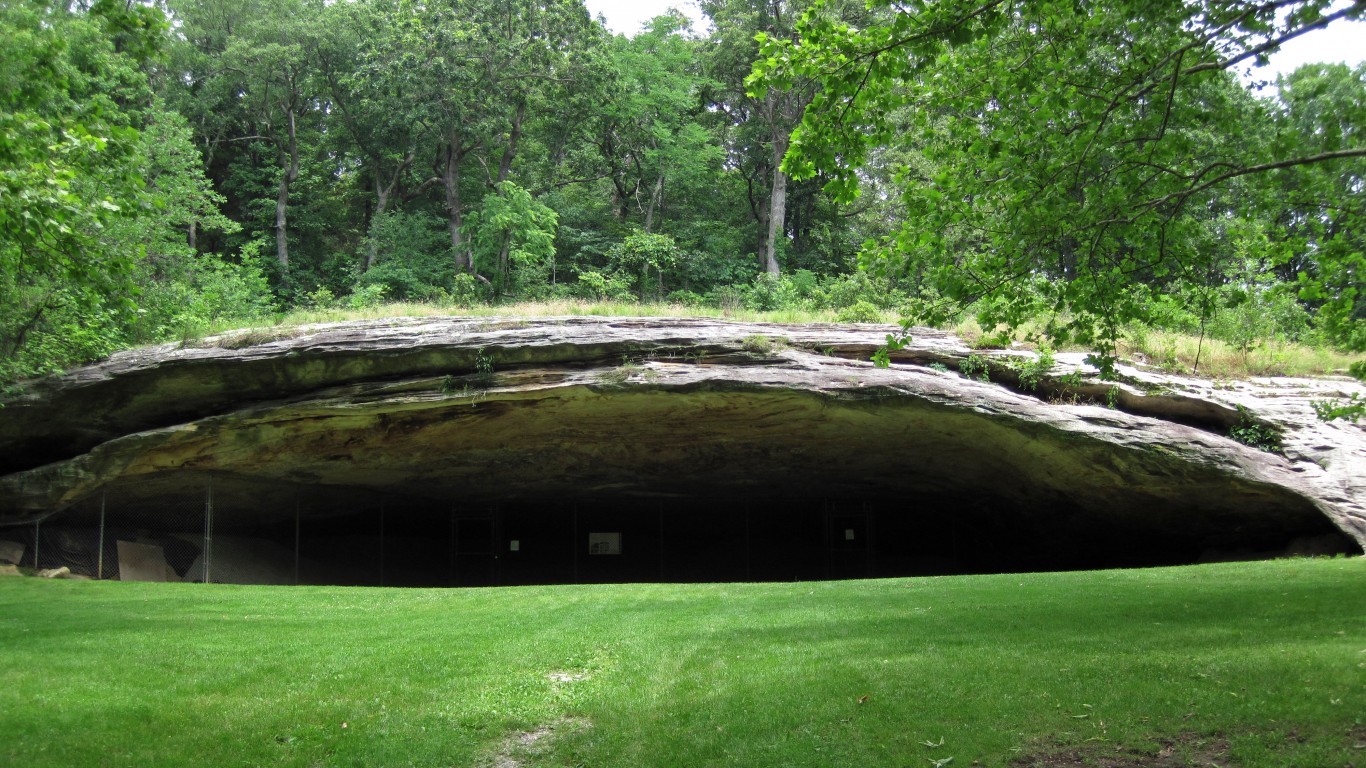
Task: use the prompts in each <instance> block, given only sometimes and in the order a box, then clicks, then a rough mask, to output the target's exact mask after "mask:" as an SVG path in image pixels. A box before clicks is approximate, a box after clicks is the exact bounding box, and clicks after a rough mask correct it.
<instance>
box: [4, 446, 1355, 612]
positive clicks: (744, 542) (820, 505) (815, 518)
mask: <svg viewBox="0 0 1366 768" xmlns="http://www.w3.org/2000/svg"><path fill="white" fill-rule="evenodd" d="M729 490H731V491H732V492H730V493H727V494H717V495H712V494H706V493H699V494H698V495H695V496H671V497H667V498H648V497H622V496H613V495H595V496H583V497H569V498H557V499H543V498H532V499H515V498H509V499H502V500H495V501H488V500H479V501H468V500H465V499H451V498H442V497H438V498H423V497H417V496H411V495H403V494H396V493H390V492H386V491H385V490H384V489H378V490H376V489H367V488H341V487H328V486H308V485H302V484H294V485H285V484H280V483H261V482H259V481H253V480H250V479H240V478H222V477H214V478H209V477H206V476H194V475H188V474H183V473H182V474H178V475H175V476H167V477H161V478H152V479H144V480H143V481H141V482H139V483H137V484H125V485H113V486H110V487H108V488H106V489H104V490H102V491H100V492H98V493H96V494H94V495H92V496H90V497H88V498H86V499H85V500H83V501H82V502H80V503H78V504H75V505H72V506H70V507H69V508H67V509H66V510H64V511H63V512H61V513H59V514H57V515H53V516H50V517H48V518H46V519H45V520H43V521H41V523H35V524H33V525H31V526H20V527H16V528H10V529H3V530H0V540H8V541H12V542H15V543H17V544H18V545H20V546H21V547H22V548H24V550H25V551H26V552H27V553H28V554H27V555H26V557H27V558H28V559H27V560H26V561H25V562H24V564H25V565H33V566H36V567H42V568H48V567H59V566H62V565H65V566H67V567H69V568H71V570H72V571H73V572H76V573H82V574H85V575H89V576H91V577H94V578H121V577H122V578H130V577H132V578H147V574H148V573H153V574H155V572H156V571H158V570H163V569H162V568H161V566H160V565H159V563H160V561H159V560H156V557H158V556H159V557H161V558H163V559H164V561H165V566H164V570H163V573H164V576H163V578H164V580H180V581H212V582H223V583H247V584H334V585H356V586H411V587H448V586H495V585H530V584H571V583H621V582H731V581H794V580H796V581H807V580H825V579H850V578H877V577H892V576H917V575H938V574H960V573H994V572H1009V571H1034V570H1077V569H1093V568H1114V567H1141V566H1156V565H1179V564H1187V563H1196V562H1201V561H1209V560H1225V559H1255V558H1263V557H1274V556H1280V555H1284V554H1287V553H1299V554H1333V553H1339V552H1343V553H1345V552H1359V551H1360V550H1359V549H1358V548H1356V547H1355V544H1354V542H1352V541H1351V539H1349V538H1348V537H1347V536H1346V535H1344V534H1342V533H1341V532H1340V531H1338V530H1337V529H1336V528H1334V527H1333V526H1332V524H1331V523H1330V522H1328V521H1327V519H1326V518H1325V517H1324V516H1323V515H1321V514H1317V513H1316V512H1314V511H1313V510H1312V509H1311V510H1308V511H1307V512H1306V513H1305V514H1303V515H1283V516H1280V517H1278V518H1274V524H1273V523H1271V522H1261V523H1256V524H1254V523H1255V521H1250V520H1247V519H1226V518H1221V517H1219V516H1212V517H1208V518H1207V519H1204V520H1203V521H1202V522H1199V524H1196V522H1193V521H1191V520H1187V521H1186V524H1185V525H1181V526H1178V525H1173V524H1172V521H1171V518H1172V516H1173V515H1176V516H1178V517H1179V516H1181V515H1182V514H1183V511H1182V510H1174V511H1173V510H1150V511H1149V512H1147V513H1144V514H1139V515H1133V516H1127V517H1125V516H1108V517H1107V516H1102V515H1096V514H1094V513H1093V512H1091V511H1088V510H1082V509H1078V508H1075V507H1071V506H1069V505H1067V504H1065V503H1062V502H1060V501H1058V500H1056V499H1053V500H1048V501H1046V502H1041V503H1039V504H1037V505H1023V506H1022V505H1019V504H1015V505H1014V506H1011V507H1010V508H1008V509H1006V508H1004V505H1005V504H1007V502H1006V501H1004V500H1002V499H1000V498H996V497H992V496H990V495H983V494H980V493H977V494H974V493H968V492H964V493H956V494H943V493H924V494H885V493H866V494H863V495H859V494H857V493H850V494H847V495H844V496H840V497H828V496H818V495H814V494H807V495H801V496H796V495H792V496H778V495H760V494H756V493H753V492H750V493H743V492H738V491H736V490H735V489H729ZM1267 520H1272V519H1271V518H1268V519H1267ZM133 553H141V555H149V556H151V557H152V563H153V567H152V570H151V571H149V570H147V568H148V566H147V564H146V563H145V562H143V563H141V564H140V565H139V566H138V567H136V568H135V567H133V564H132V563H131V561H130V560H129V558H131V557H132V556H133ZM149 553H150V554H149ZM158 553H160V554H159V555H158ZM35 555H36V557H35ZM157 580H162V578H158V579H157Z"/></svg>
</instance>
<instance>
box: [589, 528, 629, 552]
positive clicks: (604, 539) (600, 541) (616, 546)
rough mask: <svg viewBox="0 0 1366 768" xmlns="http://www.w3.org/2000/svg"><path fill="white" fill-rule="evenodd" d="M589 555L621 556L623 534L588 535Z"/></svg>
mask: <svg viewBox="0 0 1366 768" xmlns="http://www.w3.org/2000/svg"><path fill="white" fill-rule="evenodd" d="M588 554H590V555H619V554H621V533H620V532H615V531H614V532H611V533H590V534H588Z"/></svg>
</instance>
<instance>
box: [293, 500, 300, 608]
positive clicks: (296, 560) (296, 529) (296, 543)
mask: <svg viewBox="0 0 1366 768" xmlns="http://www.w3.org/2000/svg"><path fill="white" fill-rule="evenodd" d="M294 586H296V587H297V586H299V494H298V493H297V492H295V494H294Z"/></svg>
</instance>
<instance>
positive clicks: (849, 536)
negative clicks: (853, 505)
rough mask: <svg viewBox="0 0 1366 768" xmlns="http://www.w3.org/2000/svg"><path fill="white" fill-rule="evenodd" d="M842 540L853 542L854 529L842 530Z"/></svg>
mask: <svg viewBox="0 0 1366 768" xmlns="http://www.w3.org/2000/svg"><path fill="white" fill-rule="evenodd" d="M844 540H845V541H853V540H854V529H853V528H845V529H844Z"/></svg>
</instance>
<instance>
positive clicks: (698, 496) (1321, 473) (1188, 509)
mask: <svg viewBox="0 0 1366 768" xmlns="http://www.w3.org/2000/svg"><path fill="white" fill-rule="evenodd" d="M887 330H888V329H885V328H873V327H839V326H775V325H764V324H747V323H725V322H718V321H709V320H689V321H679V320H673V319H630V320H609V319H597V318H553V319H539V320H523V319H494V320H487V319H435V320H433V319H415V320H397V321H375V322H366V323H349V324H340V325H335V326H317V327H312V328H303V329H298V330H296V331H285V332H270V331H266V332H257V335H255V336H252V337H250V338H248V339H238V338H237V337H227V338H226V340H215V339H210V340H206V345H205V346H203V347H200V348H190V349H181V348H174V347H169V346H168V347H162V348H157V349H152V350H142V351H137V352H133V353H127V354H125V355H123V356H115V357H114V358H111V360H110V361H108V362H106V363H104V364H101V365H99V366H94V367H92V368H89V369H82V370H81V371H77V372H73V373H72V374H70V375H69V376H67V377H64V378H61V379H54V380H48V381H45V382H41V383H37V384H35V385H33V386H31V387H30V388H29V390H28V392H27V393H25V394H24V395H23V396H21V397H19V398H17V399H14V400H11V401H10V402H9V403H7V407H6V408H5V409H0V456H3V457H4V459H5V462H6V464H5V466H6V467H7V469H6V470H5V471H4V475H3V477H0V505H3V506H0V516H4V517H6V518H8V519H11V520H17V519H21V518H27V517H31V516H34V515H43V514H48V513H50V512H52V511H54V510H60V509H62V508H64V507H66V506H69V505H71V504H74V503H76V502H78V501H79V500H81V499H83V498H87V497H89V496H90V495H91V494H93V493H95V492H96V491H98V490H99V489H101V488H109V487H116V488H119V489H121V491H122V492H123V493H125V494H127V493H134V494H135V493H138V492H141V493H143V494H145V495H147V496H148V497H150V496H152V495H154V494H156V493H158V492H163V491H164V489H168V488H174V487H176V486H177V480H176V478H184V477H188V476H201V477H217V478H218V481H217V482H218V483H219V484H220V486H221V487H223V488H232V487H234V486H236V487H237V488H238V489H239V491H240V492H241V493H243V494H246V495H251V494H252V493H253V491H252V489H253V488H254V489H256V493H258V494H259V495H260V496H262V497H263V498H268V497H270V496H271V494H269V493H264V492H262V491H261V489H263V488H267V487H276V488H294V489H299V488H305V489H306V488H324V487H325V488H342V489H345V488H355V489H363V490H367V491H381V492H382V491H386V490H390V491H394V490H397V491H399V492H401V493H403V494H405V495H408V496H413V497H420V498H426V499H431V500H441V501H454V500H458V501H459V502H461V503H484V502H498V503H508V504H517V503H523V504H531V503H537V504H552V503H566V502H572V501H584V502H587V501H591V500H595V499H674V500H689V499H691V500H695V501H696V502H697V503H698V504H700V505H704V506H713V507H714V506H716V505H717V504H718V503H736V504H740V503H744V504H751V505H752V504H770V505H782V504H796V503H802V502H804V501H807V500H811V499H816V498H825V499H831V498H833V499H859V500H863V502H864V503H872V504H876V505H883V506H884V507H887V508H892V507H896V506H897V505H901V506H905V507H908V508H909V507H910V506H914V507H915V508H916V509H917V510H920V511H919V512H917V514H930V512H928V511H926V510H933V513H934V514H936V515H939V516H941V517H945V516H947V517H952V516H955V515H957V516H960V517H963V518H965V519H972V520H981V519H984V516H990V515H996V516H999V517H1001V518H1008V519H1012V520H1013V521H1014V522H1013V523H1012V525H1015V526H1017V527H1018V526H1026V527H1029V528H1030V530H1031V534H1030V535H1032V536H1035V537H1037V538H1043V537H1046V536H1049V535H1054V536H1059V537H1062V538H1063V539H1068V538H1069V537H1071V536H1072V534H1071V533H1069V532H1068V531H1067V530H1066V529H1067V528H1068V527H1069V526H1075V527H1081V528H1085V527H1088V526H1089V527H1091V528H1092V529H1094V530H1104V531H1105V532H1106V533H1105V536H1111V537H1114V536H1138V537H1143V536H1148V537H1149V538H1151V539H1154V540H1160V539H1162V538H1163V537H1164V536H1165V537H1169V538H1171V539H1172V540H1177V539H1181V540H1183V541H1186V540H1188V542H1187V543H1188V546H1189V547H1195V546H1198V545H1199V543H1200V542H1206V543H1209V542H1214V543H1216V544H1220V545H1228V546H1229V547H1230V548H1239V547H1241V548H1243V549H1247V550H1257V551H1261V552H1269V551H1273V550H1275V549H1276V547H1277V546H1278V545H1286V544H1288V543H1289V542H1291V541H1293V540H1294V539H1296V538H1302V537H1304V536H1306V535H1313V536H1324V535H1334V534H1335V535H1338V536H1339V537H1340V538H1341V539H1342V541H1343V542H1345V543H1346V544H1347V545H1348V546H1349V548H1350V545H1351V544H1352V543H1353V542H1355V546H1356V547H1357V548H1359V547H1360V543H1361V542H1362V541H1363V539H1364V538H1366V534H1364V533H1363V532H1364V531H1366V525H1363V517H1362V515H1361V509H1362V507H1361V496H1360V495H1359V494H1360V492H1361V488H1360V484H1361V477H1360V474H1359V472H1358V470H1357V469H1353V467H1356V468H1359V467H1361V466H1362V464H1361V463H1360V462H1361V461H1362V457H1363V456H1366V450H1363V440H1362V433H1361V430H1360V429H1358V428H1354V427H1347V426H1341V427H1340V426H1335V425H1322V424H1319V423H1316V422H1313V421H1312V420H1305V419H1303V418H1301V419H1299V420H1292V419H1289V418H1287V417H1286V415H1285V414H1286V413H1295V412H1297V408H1298V409H1299V410H1308V408H1309V406H1308V402H1307V399H1306V398H1303V397H1302V398H1300V399H1301V400H1304V402H1303V403H1300V404H1299V406H1296V405H1295V404H1294V403H1290V402H1289V401H1290V400H1294V398H1289V399H1287V398H1286V397H1285V396H1284V395H1285V393H1284V391H1280V394H1281V397H1280V400H1278V401H1277V405H1276V406H1275V408H1272V409H1271V411H1272V418H1273V419H1276V420H1279V421H1278V423H1279V424H1280V426H1281V427H1282V428H1283V429H1284V431H1285V433H1286V436H1287V443H1288V446H1289V449H1288V450H1287V456H1277V455H1271V454H1267V453H1264V452H1261V451H1256V450H1254V449H1252V448H1248V447H1246V446H1242V445H1239V444H1237V443H1234V442H1232V441H1230V440H1228V439H1226V438H1224V437H1222V436H1220V435H1218V434H1215V433H1214V432H1212V431H1210V430H1207V429H1205V430H1202V429H1198V428H1195V427H1191V426H1188V425H1186V424H1179V423H1172V422H1171V421H1167V420H1164V419H1161V418H1154V417H1152V416H1149V415H1142V411H1143V407H1142V406H1143V405H1147V406H1149V407H1150V408H1151V409H1153V410H1161V409H1163V408H1165V409H1167V410H1169V411H1172V412H1174V413H1176V414H1177V416H1178V417H1179V418H1181V420H1183V421H1192V420H1195V421H1197V422H1198V421H1199V419H1198V418H1192V417H1191V416H1190V414H1205V416H1202V417H1200V418H1204V419H1206V420H1209V419H1210V418H1213V417H1210V416H1209V415H1208V414H1215V417H1217V416H1218V415H1219V414H1227V413H1230V412H1232V413H1236V412H1238V411H1237V407H1238V406H1240V405H1242V406H1243V407H1244V408H1246V407H1248V406H1247V405H1246V403H1245V402H1244V401H1250V402H1254V403H1255V402H1256V397H1255V396H1253V397H1247V396H1243V397H1242V399H1241V400H1240V399H1237V398H1235V397H1233V395H1229V394H1226V393H1225V392H1221V391H1217V390H1214V389H1213V388H1206V389H1201V388H1200V385H1199V383H1198V382H1194V383H1192V381H1187V380H1167V381H1166V383H1165V384H1164V388H1163V391H1162V392H1161V394H1159V395H1157V396H1155V397H1156V398H1160V399H1161V401H1155V402H1150V403H1144V402H1143V398H1145V397H1153V396H1152V395H1150V394H1146V393H1145V392H1144V391H1142V390H1139V389H1135V388H1132V387H1130V388H1126V389H1124V390H1123V392H1124V394H1125V397H1126V398H1127V399H1128V400H1129V401H1130V403H1129V405H1130V408H1129V410H1132V411H1139V412H1140V413H1137V414H1136V413H1130V412H1125V411H1123V410H1114V409H1110V408H1105V407H1102V406H1101V405H1096V404H1089V403H1085V402H1051V403H1050V402H1047V401H1046V400H1045V399H1041V398H1040V397H1038V396H1034V395H1031V394H1027V393H1022V392H1018V391H1014V390H1012V389H1010V388H1008V387H1003V386H1001V385H999V384H993V383H989V382H981V381H975V380H971V379H967V378H964V377H961V376H958V375H957V374H955V373H952V372H949V371H947V370H936V369H934V368H931V367H927V366H928V364H931V363H941V364H943V365H944V366H945V367H947V366H950V365H953V364H954V363H955V362H956V361H957V360H960V359H962V358H963V357H965V356H966V355H968V354H970V353H971V352H970V351H969V350H967V349H966V348H965V347H964V346H963V345H962V344H961V343H960V342H958V341H957V340H956V339H954V338H953V337H951V336H948V335H946V334H941V333H937V332H933V331H920V332H916V333H915V339H916V343H915V344H913V345H912V347H911V348H909V349H908V350H907V351H904V352H902V353H901V354H900V355H899V358H898V359H899V362H898V364H897V365H894V366H893V367H892V368H890V369H878V368H875V367H873V366H872V365H871V364H869V363H867V362H865V361H866V359H867V358H868V356H869V355H870V354H871V351H872V350H873V349H874V348H876V346H877V345H878V343H879V342H880V341H881V340H882V339H883V337H884V336H885V334H886V332H887ZM247 342H250V343H247ZM481 360H487V361H489V362H488V363H481ZM1009 370H1010V369H1009V368H1002V373H1003V376H1002V378H1007V379H1008V373H1009ZM1065 372H1066V371H1063V373H1065ZM1335 386H1339V387H1342V386H1349V385H1347V384H1346V383H1345V382H1335ZM1149 391H1151V390H1149ZM1233 394H1234V395H1236V394H1238V393H1236V392H1235V393H1233ZM1243 394H1244V395H1246V393H1243ZM1162 402H1165V403H1166V404H1165V405H1163V404H1162ZM158 404H161V405H160V406H159V405H158ZM1136 404H1137V405H1136ZM1173 404H1175V405H1173ZM1300 406H1302V407H1300ZM1311 419H1312V417H1311ZM44 421H45V422H46V424H47V427H46V430H47V431H46V434H45V435H39V434H37V433H35V432H31V431H30V430H33V429H35V425H37V424H39V423H43V422H44ZM44 438H46V442H44ZM1325 438H1327V440H1325ZM1311 444H1312V445H1311ZM35 446H41V447H42V448H41V449H40V448H39V447H35ZM63 451H65V455H63V454H62V452H63ZM54 456H58V458H56V459H55V460H49V459H53V457H54ZM34 457H41V458H42V459H43V460H44V463H42V464H37V465H34V461H35V458H34ZM1325 465H1327V466H1325ZM138 489H141V490H140V491H139V490H138ZM158 489H163V491H158ZM718 500H721V501H718ZM258 506H259V507H260V510H261V512H260V513H261V514H262V515H263V516H267V515H269V514H272V513H271V511H270V505H269V504H261V505H258ZM276 512H279V510H278V509H277V510H276ZM1029 521H1033V522H1032V523H1031V522H1029ZM1026 524H1027V525H1026ZM1339 532H1340V533H1339ZM1073 538H1077V540H1084V539H1086V537H1085V536H1080V537H1073Z"/></svg>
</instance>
